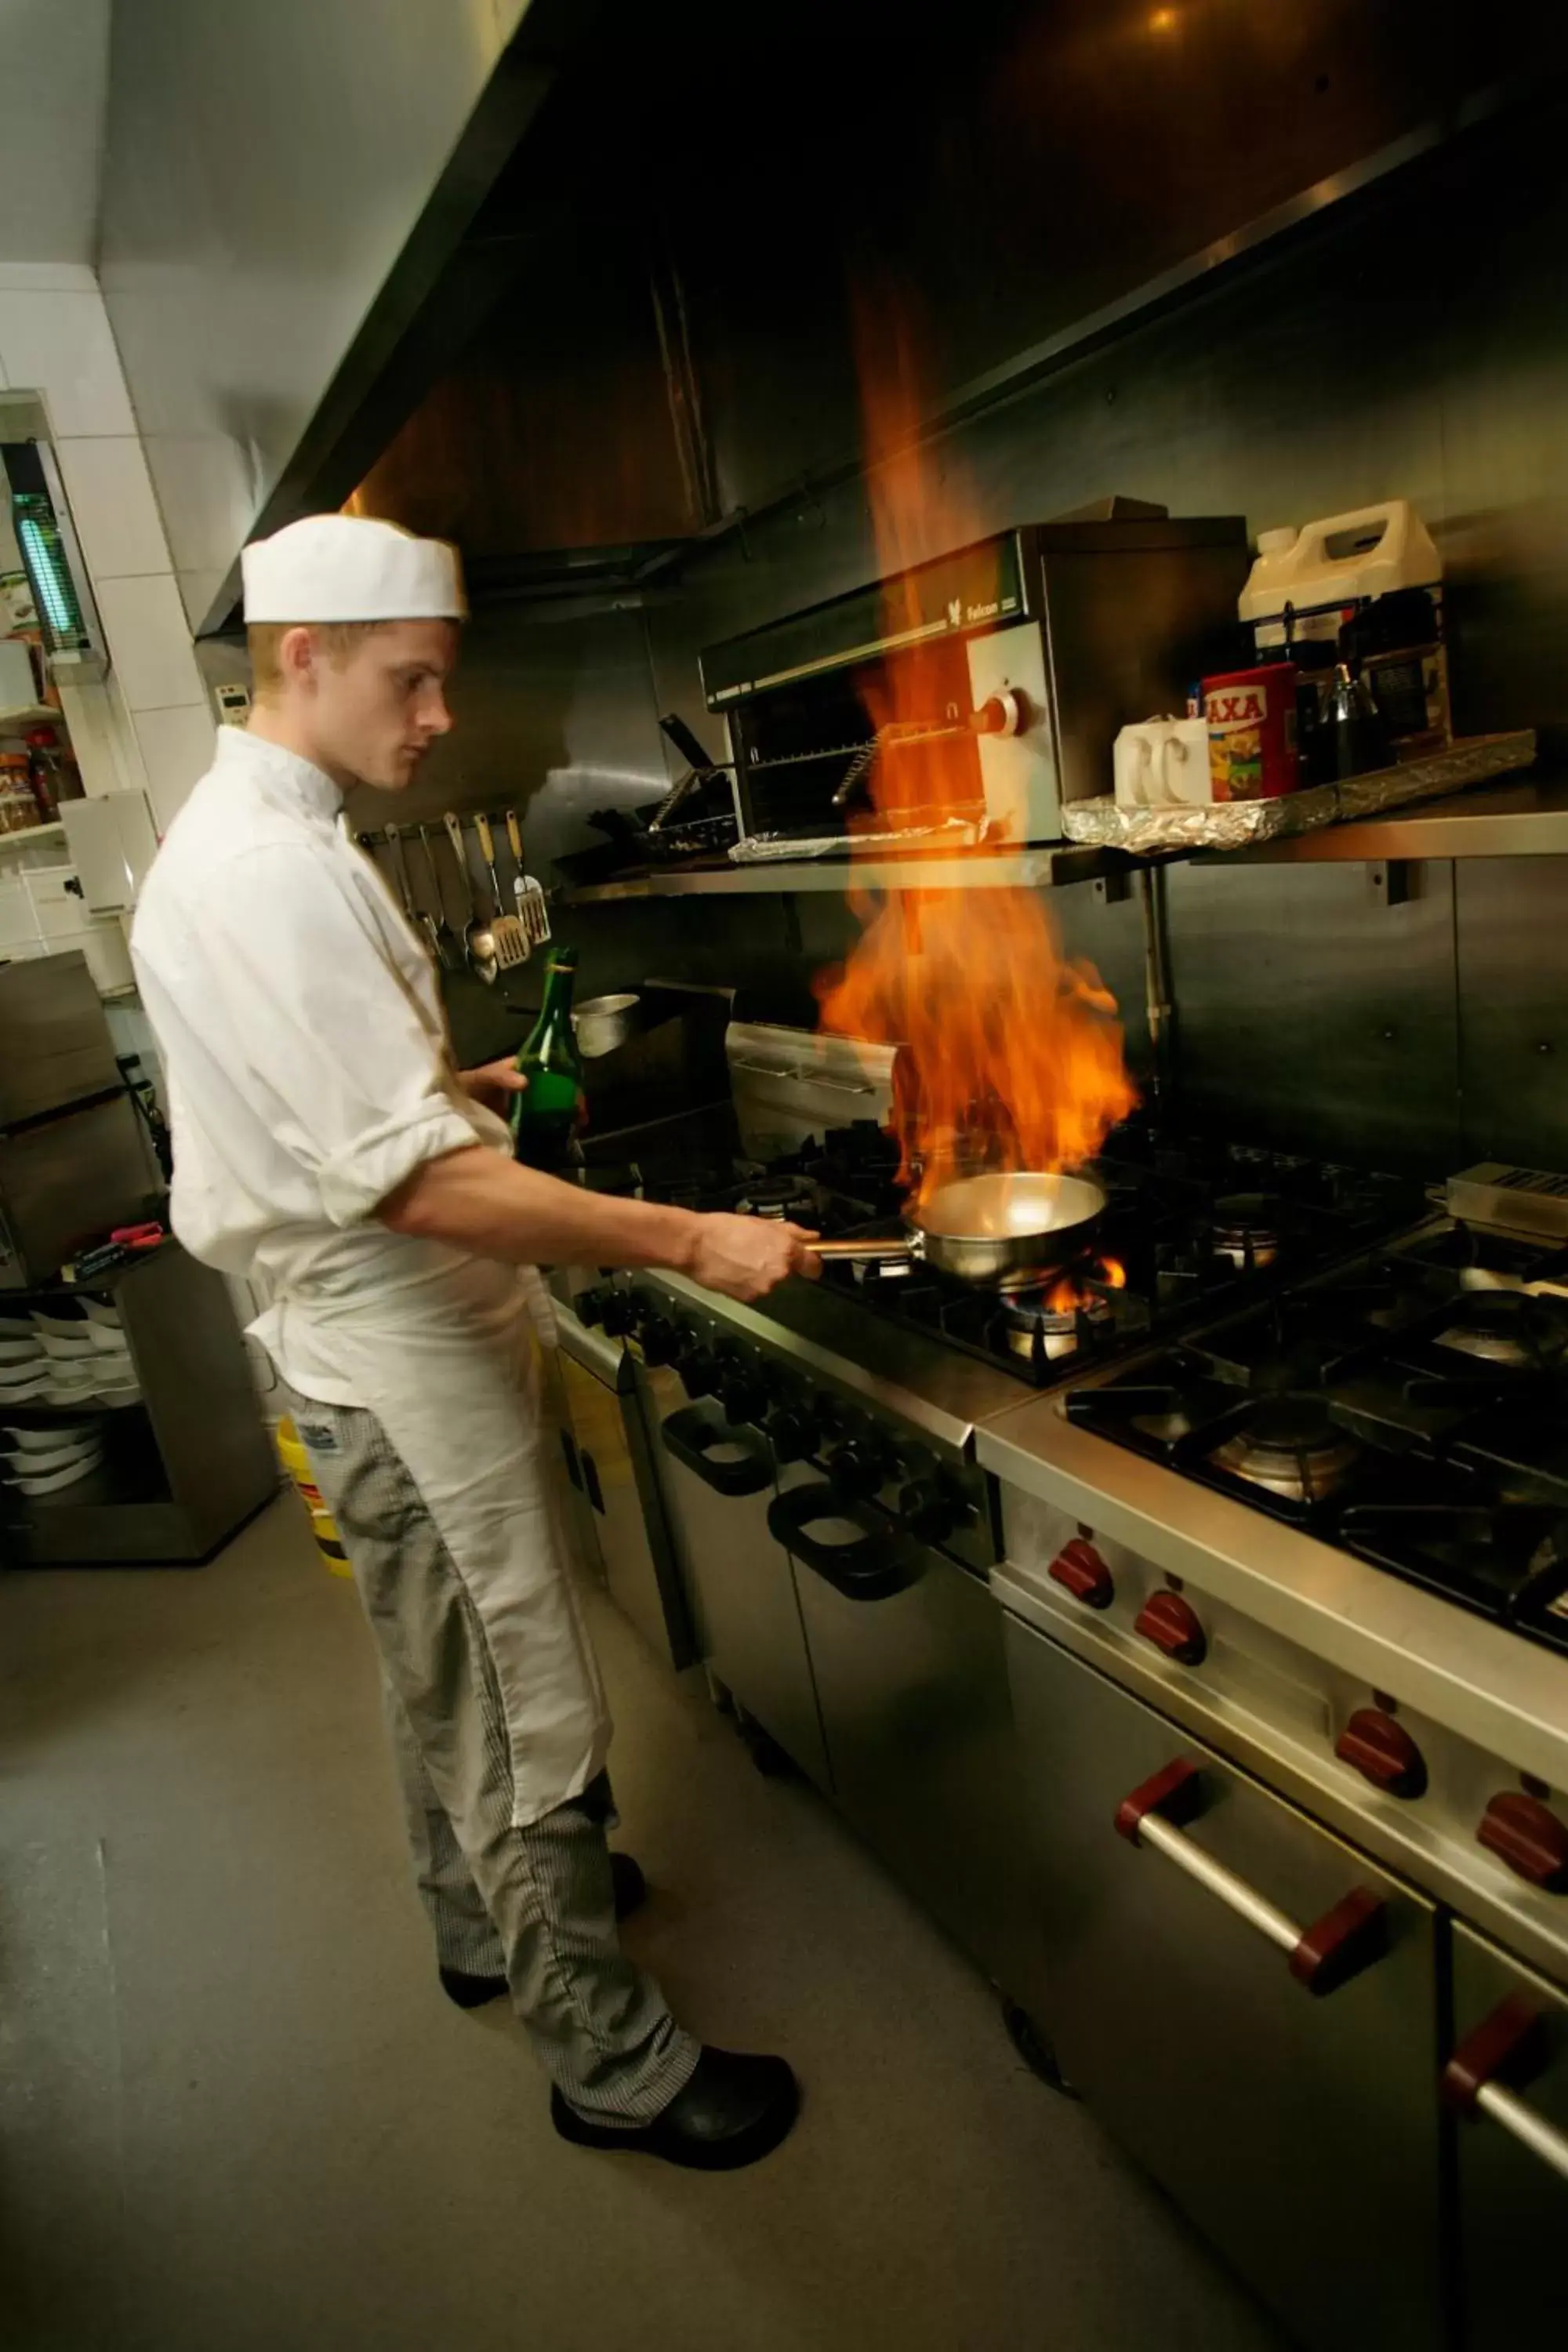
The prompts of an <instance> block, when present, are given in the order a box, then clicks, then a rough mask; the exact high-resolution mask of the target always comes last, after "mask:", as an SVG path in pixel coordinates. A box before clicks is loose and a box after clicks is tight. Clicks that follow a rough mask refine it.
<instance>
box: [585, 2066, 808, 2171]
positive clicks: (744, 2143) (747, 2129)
mask: <svg viewBox="0 0 1568 2352" xmlns="http://www.w3.org/2000/svg"><path fill="white" fill-rule="evenodd" d="M799 2113H800V2085H799V2084H798V2083H797V2082H796V2081H795V2075H794V2074H793V2072H792V2071H791V2069H790V2067H789V2066H788V2064H787V2063H785V2061H784V2059H782V2058H753V2057H748V2056H745V2055H743V2054H742V2053H738V2052H736V2051H733V2050H712V2049H710V2048H708V2047H707V2045H706V2044H704V2047H703V2051H702V2055H701V2056H700V2058H699V2060H698V2061H697V2069H696V2072H695V2073H694V2074H693V2075H692V2077H691V2080H690V2081H689V2083H688V2084H687V2085H686V2088H685V2089H684V2090H683V2091H678V2092H677V2093H676V2095H675V2096H674V2098H673V2099H671V2101H670V2103H669V2105H668V2107H666V2108H665V2109H664V2111H663V2113H662V2114H661V2115H658V2116H655V2117H654V2119H653V2121H652V2123H651V2124H640V2125H638V2126H636V2128H634V2129H633V2130H631V2131H626V2130H621V2131H616V2130H613V2129H612V2128H611V2127H610V2126H608V2125H606V2124H595V2123H590V2122H589V2121H588V2120H587V2118H586V2116H580V2115H579V2114H578V2113H577V2111H576V2109H575V2108H574V2107H569V2106H568V2105H567V2104H566V2102H565V2100H564V2099H563V2097H562V2095H561V2094H560V2092H559V2091H556V2090H552V2092H551V2094H550V2119H551V2121H552V2123H553V2125H554V2126H555V2128H556V2130H557V2131H558V2132H559V2133H560V2135H561V2137H562V2138H563V2139H569V2140H571V2141H572V2143H573V2145H574V2147H605V2148H626V2149H630V2150H633V2151H635V2152H636V2153H637V2154H639V2155H642V2156H661V2157H663V2158H664V2160H665V2162H666V2163H667V2164H682V2165H685V2166H686V2167H687V2168H689V2170H691V2171H693V2172H737V2171H739V2169H740V2168H741V2167H742V2165H743V2164H755V2163H756V2162H757V2160H758V2158H760V2157H764V2156H770V2155H771V2154H772V2153H773V2149H774V2148H775V2147H777V2146H778V2144H779V2142H780V2141H781V2140H782V2139H784V2137H786V2135H787V2134H788V2131H789V2128H790V2126H791V2125H792V2124H793V2123H794V2121H795V2117H796V2116H797V2115H798V2114H799Z"/></svg>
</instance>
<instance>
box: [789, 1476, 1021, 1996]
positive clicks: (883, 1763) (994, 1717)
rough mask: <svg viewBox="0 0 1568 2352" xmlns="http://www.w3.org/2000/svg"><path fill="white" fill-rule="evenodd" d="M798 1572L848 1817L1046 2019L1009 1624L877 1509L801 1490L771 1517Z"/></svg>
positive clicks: (828, 1492)
mask: <svg viewBox="0 0 1568 2352" xmlns="http://www.w3.org/2000/svg"><path fill="white" fill-rule="evenodd" d="M769 1517H770V1521H771V1524H772V1527H773V1534H774V1536H775V1537H776V1538H778V1540H779V1541H780V1542H781V1543H783V1544H784V1545H785V1546H786V1547H787V1548H788V1549H789V1551H790V1553H791V1554H792V1556H793V1558H794V1559H795V1562H796V1565H797V1568H798V1570H799V1573H798V1576H797V1580H796V1582H797V1587H798V1590H799V1592H800V1604H801V1612H802V1615H803V1616H804V1618H805V1634H806V1646H807V1648H808V1649H809V1651H810V1653H811V1663H812V1666H813V1669H814V1671H815V1673H816V1689H817V1696H818V1698H819V1699H820V1701H821V1704H822V1720H823V1729H824V1732H825V1734H826V1741H827V1754H828V1760H829V1762H830V1764H831V1765H832V1768H833V1785H834V1788H835V1790H836V1791H837V1798H838V1802H839V1804H840V1805H841V1806H842V1808H843V1810H844V1811H845V1813H846V1815H847V1817H848V1819H849V1821H850V1822H852V1823H853V1825H854V1827H855V1828H856V1829H857V1830H858V1832H859V1833H860V1835H861V1836H862V1837H863V1838H864V1839H865V1841H866V1843H867V1844H868V1846H870V1848H871V1849H872V1851H873V1852H874V1853H876V1854H877V1855H878V1856H879V1859H880V1860H881V1861H882V1862H883V1863H884V1864H886V1865H887V1867H888V1868H889V1870H890V1871H892V1872H893V1874H894V1875H895V1876H896V1877H898V1878H900V1879H901V1880H902V1882H903V1884H904V1885H906V1886H907V1887H908V1888H909V1890H910V1894H911V1895H914V1896H915V1897H916V1899H917V1900H918V1901H919V1902H920V1903H921V1904H922V1905H923V1906H924V1907H925V1908H926V1909H927V1910H928V1911H929V1912H931V1915H932V1916H933V1917H935V1918H936V1919H938V1920H940V1922H941V1923H942V1926H943V1927H945V1928H946V1929H947V1931H948V1933H949V1934H950V1935H951V1936H952V1937H954V1939H955V1940H956V1941H957V1942H958V1943H959V1944H961V1945H962V1946H963V1948H964V1949H965V1950H966V1951H967V1952H968V1953H969V1954H970V1955H971V1957H972V1958H973V1959H974V1960H976V1961H977V1962H978V1963H979V1965H980V1967H981V1968H982V1969H984V1971H985V1973H986V1975H987V1976H989V1977H990V1978H991V1979H993V1981H994V1982H995V1983H997V1984H999V1985H1000V1986H1001V1987H1002V1988H1003V1990H1005V1992H1007V1993H1010V1994H1011V1995H1012V1997H1013V1998H1014V1999H1015V2000H1018V2001H1020V2002H1022V2003H1023V2004H1024V2005H1025V2007H1026V2008H1028V2009H1030V2010H1032V2011H1036V2013H1040V2011H1041V2007H1042V2000H1043V1996H1042V1993H1041V1989H1040V1956H1039V1950H1038V1927H1037V1922H1036V1920H1035V1919H1034V1917H1033V1916H1032V1915H1031V1911H1030V1906H1029V1905H1028V1903H1027V1901H1026V1895H1025V1877H1026V1873H1025V1868H1024V1861H1025V1846H1024V1831H1023V1824H1022V1819H1021V1814H1020V1809H1019V1806H1018V1801H1017V1784H1018V1759H1017V1750H1016V1742H1015V1738H1014V1731H1013V1711H1012V1706H1011V1702H1010V1700H1009V1697H1008V1692H1007V1667H1006V1658H1005V1652H1004V1647H1003V1640H1002V1612H1001V1610H1000V1609H999V1608H998V1607H997V1606H996V1604H995V1602H994V1601H993V1599H992V1597H991V1594H990V1592H989V1591H988V1589H987V1587H986V1585H985V1583H984V1580H983V1579H982V1578H981V1577H978V1576H976V1575H973V1574H972V1573H971V1572H970V1571H969V1570H965V1569H963V1568H960V1567H958V1566H956V1564H955V1563H954V1562H953V1561H952V1560H951V1559H947V1558H946V1557H945V1555H944V1554H943V1553H942V1552H940V1551H937V1550H934V1549H931V1547H930V1546H928V1545H925V1544H921V1543H918V1542H916V1541H915V1540H914V1539H913V1538H910V1537H909V1536H906V1535H905V1534H903V1532H902V1531H901V1530H900V1528H898V1526H897V1525H896V1524H895V1522H894V1521H893V1520H891V1519H890V1518H889V1517H888V1516H887V1514H886V1513H885V1512H883V1511H880V1510H879V1509H878V1507H877V1506H876V1505H875V1504H874V1503H852V1502H846V1501H845V1500H844V1499H843V1498H842V1497H841V1496H839V1495H838V1494H837V1491H836V1490H835V1488H834V1487H833V1486H831V1485H830V1484H828V1483H826V1482H825V1481H824V1480H823V1479H822V1478H821V1476H820V1475H818V1474H816V1473H811V1474H810V1475H796V1476H795V1477H794V1478H793V1479H792V1482H791V1483H790V1484H789V1485H788V1486H787V1487H786V1489H785V1491H784V1492H782V1493H781V1494H780V1496H778V1499H777V1500H776V1502H774V1504H773V1507H772V1509H771V1511H770V1514H769Z"/></svg>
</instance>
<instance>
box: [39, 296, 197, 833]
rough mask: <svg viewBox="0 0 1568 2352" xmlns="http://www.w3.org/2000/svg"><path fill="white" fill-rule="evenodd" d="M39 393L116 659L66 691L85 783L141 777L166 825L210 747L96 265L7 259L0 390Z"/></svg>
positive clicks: (129, 783)
mask: <svg viewBox="0 0 1568 2352" xmlns="http://www.w3.org/2000/svg"><path fill="white" fill-rule="evenodd" d="M6 387H9V388H10V389H11V390H12V391H16V392H33V393H37V394H40V395H41V396H42V399H43V402H44V405H45V408H46V409H47V413H48V417H49V425H50V430H51V433H52V435H53V437H54V440H55V444H56V447H57V449H58V456H59V463H60V471H61V474H62V476H63V477H64V479H65V485H66V495H67V497H68V499H69V500H70V509H71V515H72V518H73V520H74V521H75V524H76V528H77V535H78V537H79V540H80V541H81V549H82V554H83V556H84V557H85V559H86V562H87V568H88V571H89V573H90V574H91V577H92V585H93V593H94V594H95V595H96V597H97V599H98V606H99V611H100V614H101V615H102V619H103V626H104V634H105V635H106V636H107V638H108V640H109V650H110V661H111V663H112V668H111V671H110V676H109V677H108V678H107V679H106V680H105V681H104V683H103V684H102V685H101V686H81V687H72V688H66V689H65V690H64V692H63V694H62V697H61V699H62V702H63V703H64V706H65V712H66V721H67V724H68V727H69V728H70V731H71V741H72V744H73V745H74V747H75V750H76V753H77V758H78V761H79V763H80V767H81V772H82V782H84V784H85V785H86V787H87V789H88V791H89V793H109V792H120V791H124V790H126V789H127V788H136V787H140V788H142V789H144V790H145V791H146V793H147V794H148V797H149V799H150V800H151V802H152V805H153V816H154V818H155V819H156V821H157V824H158V827H159V830H160V831H163V829H164V828H165V827H166V826H167V825H168V824H169V821H170V819H171V818H172V817H173V816H174V813H175V811H176V810H177V809H178V808H179V806H180V804H181V803H182V802H183V801H184V797H185V795H186V793H188V792H189V791H190V788H191V786H192V784H193V783H195V780H196V778H197V777H198V776H199V775H200V774H201V773H202V772H203V770H204V769H205V767H206V766H207V764H208V761H209V760H210V758H211V754H212V735H213V724H214V720H213V711H212V706H211V704H210V703H209V701H208V699H207V696H206V692H205V688H204V686H203V684H202V678H201V673H200V672H199V670H198V669H197V667H196V665H195V656H194V655H193V653H192V651H191V639H190V632H189V629H188V627H187V626H186V622H185V613H184V604H183V603H182V601H181V597H180V593H179V590H178V587H177V585H176V583H175V580H174V565H173V563H172V562H171V560H170V555H169V546H168V541H167V540H166V539H165V537H164V533H163V520H162V518H161V516H160V515H159V512H158V508H157V502H156V500H155V499H154V498H153V488H152V484H151V482H150V480H149V478H148V474H147V466H146V461H145V459H144V457H143V456H142V444H141V441H140V439H139V437H138V436H137V431H136V419H135V416H134V415H133V414H132V407H131V402H130V398H129V395H128V394H127V392H126V389H125V378H124V375H123V373H122V372H121V365H120V355H119V353H118V352H116V350H115V347H114V338H113V336H112V334H111V333H110V326H109V319H108V315H107V313H106V311H105V310H104V307H103V301H102V298H101V296H100V293H99V291H98V285H97V281H96V279H95V278H94V277H93V274H92V272H91V270H90V269H84V268H79V267H78V266H77V265H75V264H72V263H52V262H47V263H39V262H34V263H16V262H0V390H3V389H5V388H6Z"/></svg>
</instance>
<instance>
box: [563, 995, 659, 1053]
mask: <svg viewBox="0 0 1568 2352" xmlns="http://www.w3.org/2000/svg"><path fill="white" fill-rule="evenodd" d="M641 1025H642V998H641V996H640V995H639V994H638V992H637V990H636V989H623V990H621V991H620V992H619V993H618V994H616V995H615V996H590V997H586V998H584V1002H583V1003H581V1004H579V1005H578V1006H577V1008H576V1010H575V1011H574V1013H573V1015H572V1029H573V1034H574V1036H575V1037H576V1040H577V1051H578V1052H579V1053H580V1054H581V1055H584V1058H585V1059H586V1060H588V1061H590V1062H593V1061H596V1060H597V1059H598V1057H599V1055H601V1054H613V1053H614V1052H615V1050H616V1046H617V1045H625V1044H626V1039H627V1038H628V1037H630V1036H633V1035H635V1034H636V1033H637V1030H638V1028H640V1027H641Z"/></svg>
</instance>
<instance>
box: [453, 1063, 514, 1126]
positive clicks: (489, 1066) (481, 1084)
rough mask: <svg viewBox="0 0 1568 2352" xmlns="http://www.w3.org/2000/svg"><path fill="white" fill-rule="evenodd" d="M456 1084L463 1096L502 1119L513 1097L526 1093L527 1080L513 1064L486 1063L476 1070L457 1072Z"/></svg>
mask: <svg viewBox="0 0 1568 2352" xmlns="http://www.w3.org/2000/svg"><path fill="white" fill-rule="evenodd" d="M458 1085H459V1086H460V1087H462V1089H463V1092H464V1093H465V1094H468V1095H472V1097H473V1098H474V1100H475V1101H476V1102H478V1103H483V1105H484V1107H485V1108H486V1109H487V1110H493V1111H496V1112H498V1113H499V1114H500V1117H501V1118H505V1117H506V1115H507V1112H508V1111H509V1110H510V1108H511V1098H512V1097H513V1095H521V1094H526V1093H527V1092H528V1080H527V1079H526V1078H525V1077H524V1076H523V1075H522V1072H521V1070H520V1069H519V1068H518V1066H517V1064H516V1063H515V1062H507V1061H501V1062H486V1063H485V1064H484V1065H483V1066H481V1067H480V1068H479V1069H477V1070H459V1071H458Z"/></svg>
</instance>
